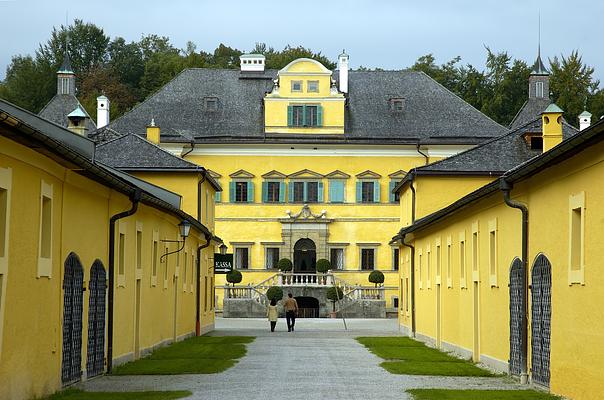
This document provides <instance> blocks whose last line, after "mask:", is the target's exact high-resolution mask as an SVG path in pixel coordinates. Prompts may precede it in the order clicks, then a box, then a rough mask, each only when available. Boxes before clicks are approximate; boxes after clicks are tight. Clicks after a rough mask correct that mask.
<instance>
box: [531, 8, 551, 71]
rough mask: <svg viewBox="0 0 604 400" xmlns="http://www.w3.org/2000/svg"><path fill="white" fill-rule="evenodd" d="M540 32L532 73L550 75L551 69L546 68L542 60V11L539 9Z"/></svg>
mask: <svg viewBox="0 0 604 400" xmlns="http://www.w3.org/2000/svg"><path fill="white" fill-rule="evenodd" d="M538 18H539V24H538V25H539V32H538V34H537V38H538V40H537V59H536V60H535V64H533V69H532V71H531V75H549V71H548V70H547V68H545V64H543V61H541V11H539V17H538Z"/></svg>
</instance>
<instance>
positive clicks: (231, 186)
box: [229, 181, 235, 203]
mask: <svg viewBox="0 0 604 400" xmlns="http://www.w3.org/2000/svg"><path fill="white" fill-rule="evenodd" d="M229 201H230V202H231V203H234V202H235V182H234V181H231V182H229Z"/></svg>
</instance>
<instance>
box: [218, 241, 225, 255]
mask: <svg viewBox="0 0 604 400" xmlns="http://www.w3.org/2000/svg"><path fill="white" fill-rule="evenodd" d="M219 249H220V254H222V255H225V254H226V252H227V245H226V244H224V243H223V244H221V245H220V247H219Z"/></svg>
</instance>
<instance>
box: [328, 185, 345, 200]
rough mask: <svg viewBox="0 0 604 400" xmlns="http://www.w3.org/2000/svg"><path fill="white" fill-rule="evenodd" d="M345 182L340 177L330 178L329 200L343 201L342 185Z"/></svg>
mask: <svg viewBox="0 0 604 400" xmlns="http://www.w3.org/2000/svg"><path fill="white" fill-rule="evenodd" d="M345 184H346V182H345V181H344V180H342V179H331V180H330V181H329V202H330V203H343V202H344V187H345Z"/></svg>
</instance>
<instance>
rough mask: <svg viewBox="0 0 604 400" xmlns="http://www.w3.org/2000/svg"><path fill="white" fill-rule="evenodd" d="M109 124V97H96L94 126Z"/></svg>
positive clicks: (99, 127) (100, 126) (99, 126)
mask: <svg viewBox="0 0 604 400" xmlns="http://www.w3.org/2000/svg"><path fill="white" fill-rule="evenodd" d="M107 125H109V99H108V98H107V97H105V96H99V97H97V98H96V128H97V129H101V128H102V127H105V126H107Z"/></svg>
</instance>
